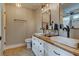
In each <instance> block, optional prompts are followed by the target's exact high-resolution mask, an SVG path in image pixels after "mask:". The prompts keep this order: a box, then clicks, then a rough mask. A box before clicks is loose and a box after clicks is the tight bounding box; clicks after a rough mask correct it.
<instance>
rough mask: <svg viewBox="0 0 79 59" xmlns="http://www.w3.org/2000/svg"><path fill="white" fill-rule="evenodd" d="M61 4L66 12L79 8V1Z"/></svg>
mask: <svg viewBox="0 0 79 59" xmlns="http://www.w3.org/2000/svg"><path fill="white" fill-rule="evenodd" d="M61 6H62V8H63V9H64V12H66V13H69V12H72V11H74V10H77V9H78V10H79V3H64V4H61Z"/></svg>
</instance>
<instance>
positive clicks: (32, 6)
mask: <svg viewBox="0 0 79 59" xmlns="http://www.w3.org/2000/svg"><path fill="white" fill-rule="evenodd" d="M8 5H16V4H15V3H8ZM21 6H22V7H25V8H29V9H33V10H36V9H40V8H41V6H42V3H21Z"/></svg>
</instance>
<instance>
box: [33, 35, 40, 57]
mask: <svg viewBox="0 0 79 59" xmlns="http://www.w3.org/2000/svg"><path fill="white" fill-rule="evenodd" d="M32 51H33V53H34V54H35V55H36V56H38V55H39V54H38V40H37V38H36V37H34V36H33V37H32Z"/></svg>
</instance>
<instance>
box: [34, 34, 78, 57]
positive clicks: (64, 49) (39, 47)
mask: <svg viewBox="0 0 79 59" xmlns="http://www.w3.org/2000/svg"><path fill="white" fill-rule="evenodd" d="M78 42H79V41H78V40H75V39H70V38H65V37H61V36H53V37H46V36H43V35H33V36H32V51H33V53H34V54H35V55H36V56H74V55H76V56H77V55H79V50H78V46H77V45H78Z"/></svg>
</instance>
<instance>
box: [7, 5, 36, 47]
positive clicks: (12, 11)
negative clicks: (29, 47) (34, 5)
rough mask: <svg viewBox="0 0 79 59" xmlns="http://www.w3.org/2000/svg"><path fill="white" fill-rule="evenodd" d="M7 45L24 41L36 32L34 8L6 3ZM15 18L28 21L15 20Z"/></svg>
mask: <svg viewBox="0 0 79 59" xmlns="http://www.w3.org/2000/svg"><path fill="white" fill-rule="evenodd" d="M6 12H7V39H6V41H7V43H6V44H7V46H8V45H16V44H21V43H24V40H25V39H26V38H29V37H31V36H32V35H33V34H34V33H35V14H34V11H33V10H30V9H26V8H18V7H15V6H13V5H6ZM14 19H19V20H25V21H26V22H21V21H14Z"/></svg>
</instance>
